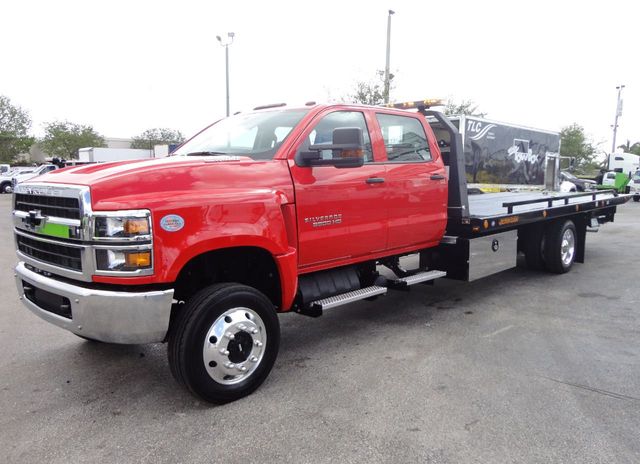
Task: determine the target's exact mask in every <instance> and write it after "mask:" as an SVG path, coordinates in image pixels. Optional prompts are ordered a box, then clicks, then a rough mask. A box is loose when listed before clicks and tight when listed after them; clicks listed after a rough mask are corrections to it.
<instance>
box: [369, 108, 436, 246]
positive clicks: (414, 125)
mask: <svg viewBox="0 0 640 464" xmlns="http://www.w3.org/2000/svg"><path fill="white" fill-rule="evenodd" d="M376 120H377V123H378V125H379V127H380V130H381V132H382V138H383V140H384V146H385V151H386V155H387V160H386V167H387V174H386V175H387V185H388V189H389V195H388V206H389V237H388V247H389V249H398V248H405V247H416V246H418V245H423V246H432V245H433V244H435V243H437V242H439V241H440V239H441V238H442V235H443V233H444V229H445V227H446V224H447V187H448V184H447V177H446V171H445V167H444V164H443V162H442V159H441V158H440V152H439V150H438V148H437V145H436V144H435V143H434V140H435V138H434V137H433V133H432V132H431V131H430V129H429V132H430V134H431V138H430V139H429V138H428V137H427V134H426V131H425V127H424V125H423V123H422V119H421V118H420V116H418V115H415V116H414V115H404V114H403V115H399V114H390V113H382V112H377V113H376ZM430 141H431V143H430Z"/></svg>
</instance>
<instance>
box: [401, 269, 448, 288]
mask: <svg viewBox="0 0 640 464" xmlns="http://www.w3.org/2000/svg"><path fill="white" fill-rule="evenodd" d="M446 275H447V273H446V272H444V271H424V272H418V273H417V274H413V275H410V276H407V277H401V278H400V279H396V280H390V281H389V288H393V289H403V288H407V287H408V286H409V285H415V284H420V283H424V282H430V281H432V280H436V279H439V278H441V277H445V276H446Z"/></svg>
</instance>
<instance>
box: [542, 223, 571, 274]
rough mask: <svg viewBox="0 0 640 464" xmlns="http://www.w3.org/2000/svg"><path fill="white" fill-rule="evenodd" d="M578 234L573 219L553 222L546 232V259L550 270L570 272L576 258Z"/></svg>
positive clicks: (558, 272)
mask: <svg viewBox="0 0 640 464" xmlns="http://www.w3.org/2000/svg"><path fill="white" fill-rule="evenodd" d="M577 245H578V234H577V232H576V226H575V224H574V223H573V221H570V220H567V221H558V222H555V223H553V224H552V225H551V226H550V227H549V228H548V229H547V232H546V233H545V244H544V259H545V265H546V267H547V270H548V271H549V272H554V273H556V274H564V273H565V272H569V270H570V269H571V266H573V263H574V261H575V259H576V251H577Z"/></svg>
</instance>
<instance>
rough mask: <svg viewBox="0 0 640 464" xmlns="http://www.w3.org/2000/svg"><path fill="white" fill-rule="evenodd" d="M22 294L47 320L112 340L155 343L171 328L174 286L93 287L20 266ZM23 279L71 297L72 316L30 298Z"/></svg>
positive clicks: (26, 304) (81, 332)
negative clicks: (144, 289)
mask: <svg viewBox="0 0 640 464" xmlns="http://www.w3.org/2000/svg"><path fill="white" fill-rule="evenodd" d="M15 274H16V286H17V287H18V295H20V299H21V300H22V302H23V303H24V304H25V306H26V307H27V308H29V309H30V310H31V312H33V313H34V314H36V315H37V316H40V317H41V318H42V319H44V320H45V321H48V322H50V323H52V324H54V325H57V326H58V327H62V328H63V329H67V330H69V331H71V332H73V333H75V334H77V335H81V336H83V337H87V338H93V339H95V340H100V341H103V342H108V343H124V344H137V343H153V342H161V341H163V340H164V338H165V336H166V334H167V330H168V329H169V316H170V314H171V304H172V302H173V289H170V290H161V291H151V292H140V293H132V292H112V291H104V290H93V289H89V288H84V287H79V286H76V285H72V284H68V283H65V282H60V281H58V280H54V279H51V278H49V277H45V276H42V275H40V274H37V273H35V272H33V271H30V270H29V269H27V268H26V267H25V265H24V263H23V262H20V263H18V265H17V266H16V272H15ZM23 282H26V283H28V284H30V286H33V287H35V288H37V289H41V290H44V291H46V292H49V293H53V294H55V295H59V296H62V297H65V298H68V299H69V301H70V303H71V314H72V318H71V319H68V318H66V317H63V316H59V315H57V314H54V313H52V312H49V311H47V310H45V309H42V308H40V307H39V306H38V305H36V304H35V303H33V302H32V301H30V300H29V299H28V298H26V296H25V294H24V288H23V287H24V286H23Z"/></svg>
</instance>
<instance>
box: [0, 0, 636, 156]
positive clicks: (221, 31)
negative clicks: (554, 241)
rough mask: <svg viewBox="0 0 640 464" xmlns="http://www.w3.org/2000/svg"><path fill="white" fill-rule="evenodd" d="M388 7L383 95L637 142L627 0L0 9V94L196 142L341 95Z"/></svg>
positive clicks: (32, 2) (378, 58) (632, 19)
mask: <svg viewBox="0 0 640 464" xmlns="http://www.w3.org/2000/svg"><path fill="white" fill-rule="evenodd" d="M389 9H393V10H394V11H395V12H396V13H395V15H393V16H392V27H391V72H392V73H394V74H395V75H396V78H395V79H394V82H395V88H394V89H393V90H392V92H391V100H392V101H408V100H418V99H425V98H452V99H454V100H456V101H460V100H463V99H465V100H467V99H471V100H473V101H474V102H475V103H476V104H477V105H478V107H479V109H480V110H481V111H483V112H486V113H487V117H488V118H490V119H494V120H498V121H505V122H511V123H515V124H522V125H527V126H532V127H538V128H542V129H549V130H558V131H559V130H560V129H561V128H562V127H563V126H566V125H568V124H572V123H578V124H580V125H582V126H583V127H584V128H585V130H586V133H587V134H588V135H589V136H590V137H591V138H592V140H593V141H594V142H596V143H600V144H601V145H600V148H601V149H602V150H604V151H610V149H611V142H612V130H611V126H612V124H613V120H614V116H615V109H616V97H617V90H616V86H617V85H619V84H624V85H625V86H626V87H625V88H624V90H623V94H622V95H623V100H624V106H623V108H624V109H623V114H622V117H621V118H620V120H619V130H618V137H617V142H618V143H617V145H620V144H622V143H624V142H625V141H626V140H627V139H630V140H631V142H632V143H633V142H636V141H640V60H638V52H639V45H640V34H639V33H638V31H637V18H638V14H639V13H640V5H637V4H635V2H632V1H618V0H608V1H606V2H602V1H599V2H594V1H563V0H553V1H549V0H537V1H528V2H523V1H513V0H512V1H494V0H484V1H482V2H480V1H468V0H456V1H454V2H432V1H408V0H405V1H402V0H387V1H378V0H370V1H364V0H362V1H360V0H354V1H344V0H343V1H333V0H324V1H322V2H304V1H296V2H289V1H287V2H285V1H274V0H271V1H269V0H263V1H253V0H244V1H236V2H232V1H226V2H221V1H215V0H209V1H195V0H181V1H179V2H178V1H172V2H169V1H162V0H155V1H146V0H128V1H120V0H110V1H108V2H107V1H103V2H95V1H86V0H84V1H70V0H57V1H55V2H52V1H48V0H3V1H2V8H1V11H2V16H3V21H2V23H3V25H2V27H1V28H0V47H1V48H0V50H1V51H2V52H1V53H0V57H1V59H0V95H5V96H7V97H9V98H10V99H11V100H12V102H13V103H14V104H17V105H19V106H21V107H22V108H24V109H26V110H28V111H29V113H30V114H31V117H32V119H33V128H32V132H33V133H34V134H35V135H41V134H42V126H43V124H44V123H45V122H50V121H54V120H68V121H71V122H75V123H81V124H90V125H92V126H93V127H94V128H95V129H96V130H97V131H98V132H99V133H101V134H102V135H104V136H107V137H132V136H135V135H138V134H139V133H141V132H142V131H144V130H145V129H149V128H153V127H169V128H172V129H178V130H180V131H182V132H183V133H184V134H185V135H191V134H193V133H195V132H196V131H198V130H199V129H201V128H202V127H204V126H205V125H208V124H209V123H211V122H213V121H215V120H217V119H219V118H220V117H223V116H224V114H225V62H224V48H223V47H222V46H220V44H219V43H218V42H217V40H216V35H222V36H226V34H227V32H230V31H231V32H234V33H235V39H234V42H233V43H232V44H231V45H230V47H229V56H230V94H231V98H230V100H231V112H236V111H247V110H250V109H251V108H253V107H255V106H258V105H262V104H268V103H279V102H286V103H289V104H296V103H304V102H307V101H310V100H313V101H318V102H326V101H336V100H341V99H342V98H344V97H347V96H348V95H349V94H351V93H352V92H353V88H354V86H355V83H356V82H358V81H368V80H373V79H375V75H376V71H377V70H382V69H384V66H385V47H386V27H387V11H388V10H389Z"/></svg>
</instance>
